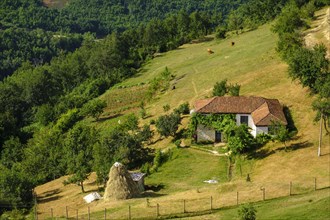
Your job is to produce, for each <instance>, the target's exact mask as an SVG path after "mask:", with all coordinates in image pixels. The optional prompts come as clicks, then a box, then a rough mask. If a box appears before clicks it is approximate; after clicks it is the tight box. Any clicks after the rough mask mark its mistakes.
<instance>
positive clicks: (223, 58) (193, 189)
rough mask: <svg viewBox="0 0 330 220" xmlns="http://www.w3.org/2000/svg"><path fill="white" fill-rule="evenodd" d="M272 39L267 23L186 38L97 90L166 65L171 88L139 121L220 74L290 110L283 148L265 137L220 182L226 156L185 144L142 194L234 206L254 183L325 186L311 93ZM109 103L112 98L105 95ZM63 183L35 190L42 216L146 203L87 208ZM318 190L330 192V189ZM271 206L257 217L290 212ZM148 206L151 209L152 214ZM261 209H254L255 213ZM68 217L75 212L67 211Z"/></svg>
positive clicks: (196, 94) (203, 91) (328, 150)
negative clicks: (292, 128) (203, 38)
mask: <svg viewBox="0 0 330 220" xmlns="http://www.w3.org/2000/svg"><path fill="white" fill-rule="evenodd" d="M232 41H233V42H235V45H234V46H231V42H232ZM276 41H277V37H276V35H275V34H273V33H272V32H271V31H270V25H265V26H262V27H260V28H259V29H257V30H255V31H250V32H245V33H243V34H240V35H232V36H230V37H229V38H228V39H226V40H211V41H208V42H203V43H197V44H186V45H183V46H181V47H180V48H178V49H177V50H174V51H170V52H167V53H164V54H161V55H160V56H158V57H156V58H155V59H153V60H151V61H150V62H149V63H147V64H146V65H145V66H144V67H143V68H142V69H141V70H140V72H139V74H138V75H137V76H136V77H134V78H132V79H129V80H127V81H125V82H123V83H122V84H121V85H120V86H121V87H126V88H125V89H124V90H123V89H122V88H118V87H117V88H113V89H111V90H109V91H108V92H107V93H106V94H105V95H104V96H103V97H104V99H105V100H108V98H109V97H117V96H118V93H119V92H120V91H121V92H123V91H124V92H125V93H126V94H129V92H130V91H133V92H134V90H136V89H137V88H136V87H137V86H136V85H140V84H141V83H146V82H148V81H150V80H152V79H153V78H154V77H156V76H158V75H159V74H160V73H161V72H162V71H163V70H164V69H165V67H168V69H169V70H170V71H171V73H172V74H174V75H175V76H176V77H175V79H174V80H173V81H172V82H171V85H175V86H176V89H174V90H168V91H167V92H165V93H163V94H161V95H159V96H158V97H157V98H156V99H154V100H152V101H151V102H148V103H147V106H146V110H147V112H148V114H150V117H148V118H147V119H145V120H144V121H142V122H141V124H143V123H145V122H149V121H150V120H151V119H155V118H156V117H158V116H159V115H162V114H164V111H163V106H164V105H166V104H169V105H170V106H171V108H172V109H173V108H175V107H177V106H179V105H180V104H181V103H183V102H185V101H188V102H189V103H190V104H191V105H192V104H193V103H194V101H195V100H197V99H200V98H204V97H208V96H210V95H211V91H212V88H213V85H214V84H215V82H217V81H221V80H223V79H228V81H229V82H230V83H238V84H241V86H242V87H241V95H253V96H263V97H266V98H277V99H279V101H280V102H281V103H282V104H284V105H287V106H288V107H289V108H290V110H291V112H292V115H293V119H294V122H295V125H296V126H297V128H298V131H299V132H298V136H297V138H296V139H295V140H293V141H291V142H290V143H289V146H290V147H289V150H288V151H284V149H283V146H282V145H281V144H279V143H269V144H268V145H266V146H265V147H264V148H263V149H262V150H261V152H260V153H259V154H258V156H257V157H255V158H252V159H250V160H248V161H244V162H243V167H242V174H243V175H242V176H241V175H239V173H238V172H234V178H233V179H232V181H231V182H226V181H227V180H226V171H225V170H226V166H227V164H226V163H227V161H226V159H225V157H220V158H219V157H218V156H215V155H211V154H207V153H205V152H199V151H196V150H194V149H189V148H187V149H180V150H178V151H176V152H175V154H174V157H173V158H172V160H170V161H169V162H167V163H166V164H164V165H163V166H162V167H161V168H160V170H159V172H158V173H155V174H152V175H150V176H149V177H147V178H146V183H147V184H149V185H152V186H155V187H157V186H158V190H159V191H158V190H157V192H152V193H149V194H146V196H147V197H148V196H151V197H152V200H153V202H152V204H153V205H155V204H156V203H166V204H171V203H173V204H175V202H177V201H179V200H180V201H181V200H182V199H198V198H209V197H210V196H214V199H215V202H217V203H216V204H224V203H226V204H232V205H233V204H235V201H236V200H235V195H236V191H241V192H242V194H241V196H242V199H243V200H244V201H257V200H260V187H261V186H263V187H266V188H267V197H268V198H275V197H278V196H284V195H287V193H288V184H289V182H290V181H292V182H293V184H294V187H293V190H294V193H302V192H307V191H310V190H311V189H312V188H313V184H314V182H313V181H314V177H317V181H318V187H319V188H322V187H326V186H330V180H329V173H330V167H329V162H330V146H329V137H328V136H324V138H323V143H322V156H321V157H317V144H318V128H319V126H318V124H315V123H314V122H313V118H314V115H315V113H314V112H313V111H312V109H311V102H312V100H313V98H312V97H310V96H309V93H308V91H306V90H305V89H303V88H302V87H301V86H300V85H299V84H298V83H296V82H292V81H291V80H290V79H288V77H287V65H286V64H285V63H283V62H282V61H281V60H280V58H279V57H278V55H277V53H276V51H275V47H276ZM208 48H210V49H212V50H213V51H214V54H211V55H210V54H208V52H207V49H208ZM137 96H138V95H137ZM110 102H112V101H111V100H110ZM125 102H127V106H130V107H128V108H127V109H124V110H125V111H124V112H122V113H120V114H118V115H116V114H115V113H116V110H114V109H121V108H124V107H123V106H122V103H125ZM137 105H138V104H137V101H136V98H135V97H133V98H132V99H131V98H127V100H126V101H125V100H119V99H118V105H115V106H114V107H113V108H108V109H107V111H106V112H105V113H104V115H103V117H102V120H101V122H98V123H97V126H98V127H99V128H101V129H103V130H104V131H105V132H106V130H107V129H109V126H111V125H112V124H114V123H117V122H118V120H119V119H120V118H121V117H124V116H123V115H121V114H123V113H128V112H137V110H138V109H137ZM114 112H115V113H114ZM187 121H188V120H187V119H185V120H184V121H183V126H185V125H186V124H187ZM170 141H171V140H170V139H164V140H160V141H157V142H156V143H155V144H154V145H153V146H152V147H155V148H167V147H168V146H171V144H170ZM247 173H249V174H250V176H251V180H252V182H246V181H245V178H246V174H247ZM211 178H215V179H218V180H219V181H220V184H215V185H212V184H204V183H203V182H202V181H203V180H206V179H211ZM94 180H95V177H91V178H90V180H89V183H87V184H85V185H86V188H87V190H88V191H89V192H90V191H92V190H97V188H98V187H97V185H96V183H95V182H94ZM62 181H63V179H59V180H56V181H55V182H51V183H48V184H45V185H43V186H40V187H38V188H37V189H36V191H37V193H38V195H39V196H40V197H39V198H40V205H39V208H38V210H39V212H40V213H43V216H49V214H50V211H49V209H50V207H53V208H54V213H55V212H56V213H57V214H58V215H59V216H60V215H62V216H63V215H64V210H65V206H66V205H68V206H70V207H75V208H78V209H79V210H81V212H82V213H86V211H87V207H90V208H91V209H92V210H93V212H96V211H100V213H99V214H98V215H100V216H101V215H102V213H101V211H102V210H104V208H107V209H111V211H110V212H113V213H112V214H113V217H114V216H117V217H119V216H121V215H122V216H124V214H125V213H126V211H127V210H126V209H127V205H128V204H130V205H131V206H132V209H133V210H135V212H138V211H136V210H139V209H141V210H142V211H140V213H139V214H141V212H147V211H146V210H145V209H142V208H145V206H146V205H145V198H140V199H132V200H129V201H121V202H116V203H115V202H109V203H106V202H104V201H99V202H96V203H93V204H91V205H89V206H88V205H87V204H84V202H83V200H82V197H83V196H84V195H83V194H81V193H80V192H79V190H80V188H79V187H77V186H73V185H68V186H65V187H64V186H63V185H62ZM243 192H244V193H243ZM324 192H326V193H329V191H324ZM328 195H329V194H328ZM149 198H150V197H149ZM295 198H296V197H295ZM312 200H313V201H317V202H315V203H314V202H313V204H314V205H315V207H316V209H319V207H324V206H325V205H326V204H328V203H329V200H328V199H325V200H314V199H312ZM290 201H291V200H290ZM276 202H277V200H276V201H275V203H276ZM275 203H273V204H271V203H269V205H268V204H265V205H264V206H261V207H260V210H263V209H264V210H272V206H273V205H274V204H275ZM201 204H202V203H200V205H201ZM276 204H278V206H281V207H279V209H278V212H276V213H273V214H272V213H271V212H270V211H268V212H266V211H265V213H268V214H265V216H264V217H265V218H266V219H267V218H270V219H274V218H276V216H290V214H289V212H291V211H293V210H296V208H297V207H295V206H294V204H293V203H291V202H290V208H288V209H286V208H285V207H286V206H285V205H283V204H287V203H285V201H284V200H283V201H282V200H278V203H276ZM194 205H195V206H198V205H199V203H198V202H195V203H194ZM291 205H292V206H291ZM307 206H308V202H306V201H305V202H303V203H302V205H301V206H299V209H297V212H296V211H295V212H296V214H294V215H293V216H297V215H300V214H297V213H303V214H304V215H308V213H309V212H306V211H305V210H306V209H305V207H307ZM154 207H155V206H153V209H152V210H151V212H154ZM313 207H314V206H313ZM169 209H170V208H169ZM148 210H149V209H148ZM71 211H72V210H71ZM115 212H116V213H115ZM236 212H237V211H236V210H232V211H230V210H229V211H228V213H227V212H226V213H223V214H220V216H224V218H225V217H226V216H228V217H230V216H233V215H234V214H235V215H236ZM262 212H263V211H260V213H262ZM221 213H222V212H221ZM142 214H143V213H142ZM72 216H74V209H73V211H72ZM122 216H121V217H122ZM261 216H262V214H261ZM316 217H317V216H316ZM114 218H115V217H114ZM215 218H219V216H218V215H216V217H215ZM197 219H200V218H197ZM206 219H209V218H206Z"/></svg>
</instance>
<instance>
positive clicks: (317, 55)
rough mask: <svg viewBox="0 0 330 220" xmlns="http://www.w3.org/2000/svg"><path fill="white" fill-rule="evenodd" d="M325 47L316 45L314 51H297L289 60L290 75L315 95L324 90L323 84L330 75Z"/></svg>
mask: <svg viewBox="0 0 330 220" xmlns="http://www.w3.org/2000/svg"><path fill="white" fill-rule="evenodd" d="M325 57H326V48H325V46H324V45H316V46H315V47H314V48H313V50H310V49H306V48H299V49H297V50H296V51H295V52H294V53H293V55H292V57H291V58H290V59H289V74H290V76H291V77H292V78H293V79H299V81H300V83H301V84H302V85H303V86H304V87H308V88H310V89H311V90H312V92H314V93H318V92H319V91H320V90H321V89H322V84H323V82H324V80H325V78H326V77H327V75H328V74H329V61H328V60H327V59H326V58H325Z"/></svg>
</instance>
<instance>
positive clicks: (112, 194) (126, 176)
mask: <svg viewBox="0 0 330 220" xmlns="http://www.w3.org/2000/svg"><path fill="white" fill-rule="evenodd" d="M138 195H139V189H138V187H137V185H136V183H135V182H134V181H133V179H132V177H131V175H130V173H129V172H128V171H127V169H126V168H125V166H124V165H122V164H121V163H118V162H116V163H115V164H114V165H113V166H112V167H111V169H110V172H109V180H108V182H107V188H106V189H105V193H104V199H105V200H110V199H112V198H114V199H117V200H120V199H130V198H133V197H137V196H138Z"/></svg>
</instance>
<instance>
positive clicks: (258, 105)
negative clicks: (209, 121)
mask: <svg viewBox="0 0 330 220" xmlns="http://www.w3.org/2000/svg"><path fill="white" fill-rule="evenodd" d="M195 111H196V112H199V113H227V114H230V113H232V114H251V116H252V118H253V121H254V124H255V125H256V126H268V125H271V123H272V121H279V122H281V123H283V124H285V125H286V124H287V121H286V119H285V116H284V113H283V107H282V105H281V104H280V102H279V101H278V100H277V99H266V98H263V97H252V96H251V97H245V96H221V97H218V96H216V97H213V98H210V99H203V100H197V101H196V102H195Z"/></svg>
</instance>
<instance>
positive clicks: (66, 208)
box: [65, 206, 69, 219]
mask: <svg viewBox="0 0 330 220" xmlns="http://www.w3.org/2000/svg"><path fill="white" fill-rule="evenodd" d="M65 212H66V219H69V212H68V207H67V206H65Z"/></svg>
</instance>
